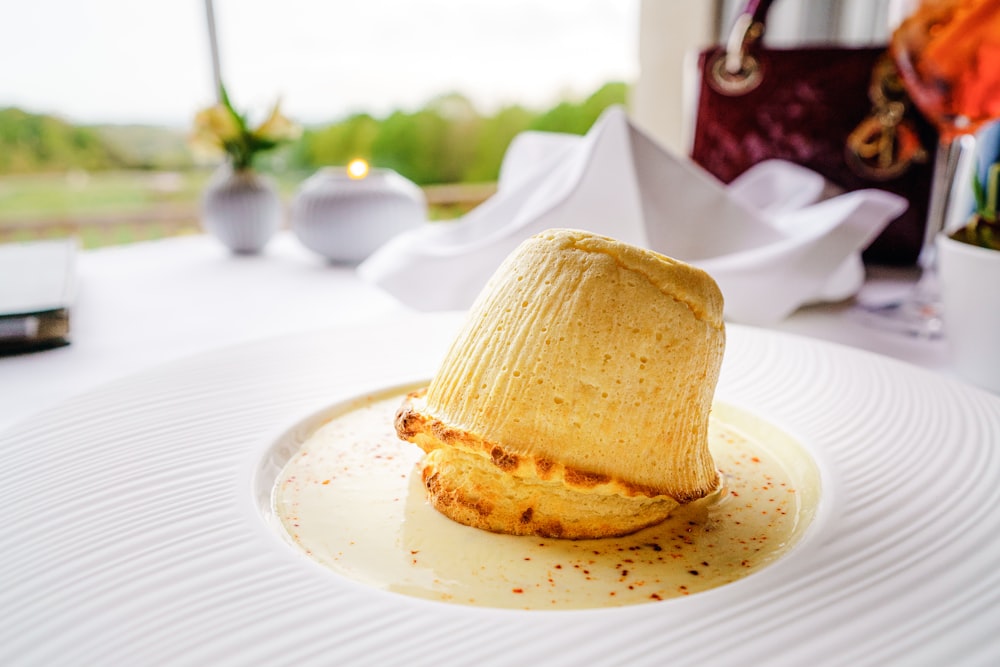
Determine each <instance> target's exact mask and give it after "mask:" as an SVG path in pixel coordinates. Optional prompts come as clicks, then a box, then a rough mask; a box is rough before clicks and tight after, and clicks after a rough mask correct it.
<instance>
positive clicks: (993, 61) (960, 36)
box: [890, 0, 1000, 140]
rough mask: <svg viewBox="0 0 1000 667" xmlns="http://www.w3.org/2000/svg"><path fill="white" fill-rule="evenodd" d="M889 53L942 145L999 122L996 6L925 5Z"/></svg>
mask: <svg viewBox="0 0 1000 667" xmlns="http://www.w3.org/2000/svg"><path fill="white" fill-rule="evenodd" d="M890 48H891V52H892V55H893V58H894V60H895V61H896V65H897V66H898V67H899V72H900V75H901V76H902V78H903V82H904V84H905V85H906V88H907V91H908V92H909V93H910V97H911V98H913V101H914V103H915V104H916V105H917V106H918V107H919V108H920V110H921V111H923V112H924V114H926V115H927V116H928V118H929V119H930V120H931V121H933V122H934V123H935V124H936V125H937V126H938V129H939V131H940V132H941V134H942V138H943V139H945V140H948V139H950V138H952V137H954V136H956V135H959V134H967V133H970V132H975V131H976V130H977V129H978V128H979V127H980V126H982V125H983V124H984V123H986V122H988V121H990V120H993V119H995V118H1000V0H924V1H923V2H922V3H921V4H920V6H919V7H918V8H917V10H916V11H915V12H914V13H913V14H912V15H910V16H909V17H908V18H906V19H905V20H904V21H903V22H902V23H901V24H900V26H899V27H898V28H897V29H896V31H895V32H894V33H893V35H892V39H891V42H890Z"/></svg>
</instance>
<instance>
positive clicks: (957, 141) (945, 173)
mask: <svg viewBox="0 0 1000 667" xmlns="http://www.w3.org/2000/svg"><path fill="white" fill-rule="evenodd" d="M973 145H974V139H973V137H972V136H971V135H962V136H959V137H956V138H950V139H945V138H944V137H942V138H941V140H940V142H939V143H938V149H937V156H936V157H935V159H934V174H933V175H932V177H931V197H930V202H929V204H928V211H927V226H926V227H925V228H924V241H923V245H922V246H921V248H920V255H919V256H918V258H917V264H918V265H919V266H920V269H921V272H922V273H921V275H922V276H923V275H924V274H927V273H933V272H934V269H935V264H936V254H937V251H936V246H935V239H936V238H937V235H938V233H940V232H942V231H945V230H946V229H947V226H948V214H949V213H950V210H951V207H952V203H953V201H952V200H953V196H952V195H953V194H954V191H955V186H956V185H959V186H961V185H964V184H956V182H955V178H956V176H957V175H958V173H959V165H960V164H961V163H962V160H963V158H964V157H965V156H967V155H969V154H970V152H971V150H972V146H973Z"/></svg>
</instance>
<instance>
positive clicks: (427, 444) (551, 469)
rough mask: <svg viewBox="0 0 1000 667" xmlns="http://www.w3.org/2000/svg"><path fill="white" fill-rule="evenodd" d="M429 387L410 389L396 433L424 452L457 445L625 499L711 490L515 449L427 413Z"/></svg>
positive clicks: (513, 470) (527, 475) (532, 475)
mask: <svg viewBox="0 0 1000 667" xmlns="http://www.w3.org/2000/svg"><path fill="white" fill-rule="evenodd" d="M426 393H427V389H426V388H423V389H419V390H417V391H414V392H411V393H410V394H408V395H407V397H406V398H405V399H404V401H403V404H402V405H401V406H400V408H399V410H398V411H397V412H396V418H395V427H396V434H397V435H398V436H399V437H400V438H402V439H403V440H407V441H409V442H412V443H414V444H415V445H417V446H419V447H420V448H421V449H423V450H424V451H425V452H428V453H430V452H433V451H434V450H436V449H439V448H457V449H461V450H464V451H467V452H470V453H475V454H479V455H480V456H483V457H485V458H486V459H487V460H489V461H490V462H492V464H493V466H495V467H496V468H497V469H498V470H501V471H503V472H504V473H507V474H509V475H513V476H515V477H518V478H520V479H537V480H539V481H544V482H553V483H557V484H561V485H563V486H566V487H567V488H568V489H573V490H576V491H579V492H582V493H591V494H600V495H617V496H622V497H625V498H662V497H669V498H672V499H673V500H674V501H676V502H677V503H688V502H691V501H693V500H698V499H699V498H703V497H705V496H706V495H709V494H710V493H711V491H712V490H711V489H710V490H708V491H707V492H705V493H698V494H680V493H676V492H671V491H670V490H669V489H656V488H653V487H650V486H645V485H641V484H633V483H631V482H629V481H628V480H624V479H619V478H615V477H612V476H611V475H607V474H602V473H597V472H593V471H589V470H582V469H579V468H574V467H572V466H567V465H564V464H562V463H559V462H557V461H552V460H550V459H547V458H544V457H538V456H533V455H530V454H518V453H516V452H512V451H510V450H508V449H506V448H504V446H503V445H502V444H500V443H497V442H491V441H490V440H487V439H486V438H483V437H482V436H480V435H478V434H476V433H472V432H470V431H464V430H462V429H459V428H455V427H453V426H449V425H447V424H445V423H444V422H442V421H441V420H440V419H437V418H436V417H433V416H431V415H429V414H428V413H427V408H426V405H425V402H424V397H425V395H426Z"/></svg>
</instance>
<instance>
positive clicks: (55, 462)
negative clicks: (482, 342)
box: [0, 316, 1000, 666]
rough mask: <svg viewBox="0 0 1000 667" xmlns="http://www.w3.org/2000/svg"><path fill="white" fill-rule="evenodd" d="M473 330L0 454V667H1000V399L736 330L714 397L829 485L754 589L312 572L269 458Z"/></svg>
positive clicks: (2, 445)
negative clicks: (492, 582)
mask: <svg viewBox="0 0 1000 667" xmlns="http://www.w3.org/2000/svg"><path fill="white" fill-rule="evenodd" d="M457 323H458V320H457V319H456V318H455V317H454V316H414V317H413V318H407V319H405V320H396V321H392V322H383V323H379V324H378V325H372V326H368V327H364V328H357V329H350V330H344V331H338V332H323V333H309V334H302V335H297V336H293V337H288V338H281V339H275V340H271V341H266V342H261V343H254V344H248V345H243V346H240V347H235V348H230V349H225V350H222V351H219V352H216V353H213V354H208V355H203V356H199V357H196V358H192V359H189V360H187V361H183V362H180V363H173V364H170V365H167V366H163V367H161V368H158V369H154V370H152V371H149V372H145V373H143V374H141V375H137V376H135V377H132V378H129V379H126V380H123V381H120V382H116V383H114V384H111V385H108V386H106V387H104V388H102V389H100V390H98V391H95V392H93V393H90V394H87V395H84V396H82V397H79V398H77V399H75V400H73V401H70V402H68V403H66V404H64V405H63V406H61V407H60V408H59V409H56V410H53V411H50V412H48V413H45V414H42V415H40V416H37V417H35V418H32V419H30V420H29V421H27V422H25V423H22V424H21V425H19V426H17V427H15V428H14V429H12V430H10V431H7V432H6V433H4V434H2V435H0V470H2V471H3V475H4V480H3V484H2V487H0V502H2V503H3V507H4V508H6V510H7V519H6V521H5V524H4V528H3V530H2V531H0V566H2V567H0V617H2V618H3V619H4V622H3V623H2V624H0V664H19V665H20V664H46V665H47V664H164V663H171V664H197V665H218V664H301V663H314V664H372V665H390V664H407V665H437V666H440V665H473V664H474V665H492V664H521V665H535V664H601V665H609V664H623V665H624V664H629V665H643V664H649V665H663V664H670V665H705V664H720V665H728V664H737V663H738V664H748V665H760V664H768V663H772V664H811V665H816V664H838V665H860V664H878V665H884V664H888V663H893V664H960V663H961V664H984V665H985V664H996V663H997V661H1000V632H998V629H1000V626H998V621H997V610H998V609H1000V567H998V566H997V564H998V563H1000V512H998V511H997V509H996V508H997V505H998V501H1000V486H998V485H997V481H998V480H1000V457H998V454H997V451H996V446H997V443H1000V399H998V398H997V397H994V396H992V395H989V394H986V393H985V392H981V391H978V390H975V389H972V388H969V387H966V386H965V385H960V384H958V383H954V382H951V381H949V380H946V379H944V378H942V377H939V376H936V375H932V374H930V373H928V372H925V371H922V370H920V369H916V368H913V367H910V366H907V365H904V364H902V363H898V362H894V361H892V360H887V359H884V358H881V357H877V356H874V355H871V354H867V353H862V352H858V351H854V350H849V349H846V348H841V347H835V346H832V345H829V344H822V343H818V342H814V341H810V340H806V339H801V338H796V337H790V336H785V335H777V334H773V333H768V332H763V331H759V330H754V329H747V328H741V327H736V326H733V327H730V330H729V345H728V348H727V352H726V362H725V366H724V369H723V378H722V381H721V383H720V388H719V398H720V399H723V400H725V401H727V402H729V403H732V404H735V405H737V406H740V407H743V408H745V409H749V410H751V411H753V412H754V413H756V414H758V415H759V416H761V417H762V418H764V419H766V420H767V421H769V422H771V423H773V424H774V425H776V426H778V427H780V428H781V429H783V430H785V431H787V432H789V433H791V434H793V435H795V436H797V437H798V438H799V439H800V440H801V441H802V442H803V444H804V445H805V446H806V447H807V448H808V449H809V450H810V451H811V452H812V454H813V455H814V457H815V458H816V461H817V463H818V465H819V466H820V469H821V473H822V476H823V501H822V505H821V508H820V512H819V514H818V516H817V518H816V519H815V520H814V522H813V524H812V526H811V527H810V530H809V531H808V533H807V535H806V536H805V538H804V539H803V541H802V542H801V543H800V544H799V545H798V547H796V548H795V549H794V550H793V551H792V553H790V554H789V555H788V556H786V557H785V558H784V559H782V560H781V561H779V562H777V563H776V564H774V565H771V566H770V567H768V568H765V569H764V570H762V571H761V572H758V573H756V574H753V575H751V576H749V577H747V578H746V579H743V580H740V581H738V582H736V583H733V584H730V585H727V586H724V587H722V588H718V589H715V590H712V591H708V592H705V593H699V594H697V595H693V596H690V597H688V598H681V599H675V600H667V601H664V602H660V603H654V604H644V605H637V606H631V607H620V608H613V609H606V610H586V611H568V612H550V611H536V612H518V611H502V610H494V609H480V608H471V607H463V606H457V605H448V604H443V603H436V602H429V601H424V600H420V599H416V598H409V597H405V596H402V595H398V594H394V593H387V592H383V591H379V590H375V589H372V588H368V587H366V586H363V585H361V584H358V583H355V582H352V581H349V580H345V579H342V578H340V577H338V576H337V575H336V574H334V573H332V572H330V571H328V570H326V569H324V568H322V567H321V566H319V565H317V564H315V563H313V562H312V561H310V560H309V559H308V558H306V557H305V556H302V555H300V554H298V553H296V552H295V551H294V550H293V549H292V548H291V547H290V546H288V545H287V544H285V543H284V542H283V541H282V540H281V538H280V537H279V536H278V535H277V533H276V532H275V531H274V530H273V527H272V526H269V525H267V524H266V523H265V519H264V515H263V514H262V512H261V511H260V507H261V503H262V502H263V503H266V499H262V498H259V497H257V495H256V494H255V488H256V487H255V480H254V477H255V475H256V474H258V472H259V471H261V470H263V469H265V468H266V467H267V466H268V465H269V462H268V461H266V460H265V459H266V456H267V454H268V453H269V452H271V451H272V445H273V443H274V442H276V440H277V438H279V436H280V435H281V434H282V433H283V432H284V431H286V430H287V428H289V427H290V426H291V425H293V424H296V423H299V422H300V421H301V420H302V419H304V418H305V417H306V416H308V415H309V414H312V413H314V412H316V411H317V410H319V409H321V408H323V407H324V406H327V405H330V404H333V403H335V402H337V401H340V400H344V399H347V398H350V397H353V396H356V395H359V394H362V393H365V392H368V391H371V390H375V389H380V388H383V387H389V386H395V385H399V384H402V383H405V382H409V381H412V380H416V379H419V378H421V377H427V376H428V375H430V374H432V373H433V371H434V369H435V366H436V365H437V362H438V360H439V359H440V357H441V355H442V354H443V352H444V350H445V347H446V346H447V344H448V342H449V341H450V338H451V335H452V333H453V332H454V331H455V329H456V327H457ZM262 466H263V467H262Z"/></svg>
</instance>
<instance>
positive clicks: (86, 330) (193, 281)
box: [0, 232, 951, 431]
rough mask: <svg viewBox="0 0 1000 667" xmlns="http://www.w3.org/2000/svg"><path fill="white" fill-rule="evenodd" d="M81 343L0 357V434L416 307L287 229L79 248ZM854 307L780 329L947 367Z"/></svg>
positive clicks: (76, 327) (77, 322)
mask: <svg viewBox="0 0 1000 667" xmlns="http://www.w3.org/2000/svg"><path fill="white" fill-rule="evenodd" d="M78 269H79V292H78V298H77V300H76V304H75V307H74V309H73V312H72V319H71V326H72V344H71V345H69V346H66V347H62V348H57V349H52V350H46V351H42V352H35V353H30V354H23V355H18V356H12V357H5V358H0V431H2V430H4V429H5V428H7V427H8V426H11V425H12V424H14V423H15V422H17V421H19V420H21V419H24V418H26V417H28V416H31V415H33V414H36V413H38V412H40V411H43V410H45V409H48V408H50V407H53V406H56V405H58V404H59V403H60V402H61V401H63V400H64V399H66V398H68V397H70V396H72V395H74V394H77V393H79V392H84V391H86V390H88V389H91V388H93V387H96V386H98V385H100V384H103V383H105V382H108V381H111V380H114V379H116V378H120V377H124V376H126V375H130V374H132V373H135V372H138V371H141V370H143V369H146V368H149V367H152V366H155V365H157V364H162V363H167V362H169V361H171V360H173V359H178V358H181V357H185V356H189V355H192V354H195V353H198V352H203V351H206V350H210V349H213V348H218V347H223V346H228V345H232V344H236V343H240V342H245V341H250V340H254V339H260V338H266V337H271V336H278V335H282V334H288V333H294V332H300V331H306V330H315V329H323V328H336V327H343V326H350V325H351V324H352V323H358V322H362V321H370V320H375V319H377V318H386V319H390V318H392V316H393V315H397V314H400V313H404V312H407V310H408V309H407V308H405V307H404V306H402V305H401V304H399V303H398V302H397V301H395V300H394V299H392V298H391V297H389V296H388V295H386V294H385V293H383V292H381V291H380V290H378V289H377V288H375V287H372V286H371V285H368V284H366V283H364V282H362V281H361V280H359V279H358V278H357V277H356V276H355V275H354V271H353V269H351V268H349V267H342V266H334V265H331V264H328V263H327V262H326V261H325V260H323V259H321V258H319V257H318V256H316V255H314V254H312V253H311V252H309V251H308V250H306V249H304V248H303V247H302V246H300V245H299V244H298V242H297V240H296V239H295V238H294V237H293V236H292V235H291V234H290V233H288V232H284V233H282V234H280V235H279V236H278V237H276V238H275V239H274V240H273V241H272V242H271V244H270V245H268V247H267V248H266V249H265V251H264V253H263V254H261V255H259V256H245V257H244V256H233V255H230V254H229V252H228V251H227V250H226V249H225V248H223V247H222V246H221V245H219V244H218V243H217V242H216V241H215V240H214V239H211V238H209V237H206V236H201V235H197V236H188V237H180V238H173V239H166V240H161V241H152V242H146V243H137V244H133V245H128V246H119V247H111V248H104V249H100V250H92V251H86V252H82V253H81V254H80V257H79V262H78ZM912 279H913V275H912V273H909V272H905V271H902V272H896V273H893V272H884V271H883V272H879V273H876V274H874V275H873V276H872V278H871V279H870V280H869V282H868V284H866V286H865V288H864V289H865V293H866V295H867V297H871V298H879V297H881V296H891V295H892V294H893V293H899V292H902V291H903V290H905V289H906V288H907V286H908V285H909V284H910V282H911V281H912ZM852 313H853V311H852V308H851V304H850V303H844V304H836V305H824V306H818V307H809V308H805V309H802V310H800V311H799V312H797V313H795V314H794V315H793V316H792V317H791V318H789V319H788V320H786V321H784V322H782V323H781V324H780V325H778V326H777V327H775V328H776V329H778V330H782V331H787V332H791V333H795V334H801V335H806V336H813V337H816V338H821V339H824V340H829V341H834V342H837V343H842V344H846V345H851V346H854V347H858V348H862V349H867V350H871V351H874V352H877V353H880V354H886V355H889V356H893V357H896V358H899V359H902V360H904V361H907V362H910V363H914V364H917V365H921V366H924V367H927V368H930V369H933V370H935V371H939V372H941V373H944V374H950V373H951V370H950V366H949V362H948V356H947V351H946V346H945V344H944V343H943V342H941V341H936V342H929V341H921V340H916V339H910V338H905V337H903V336H900V335H897V334H892V333H888V332H883V331H878V330H876V329H873V328H871V327H869V326H866V325H865V324H863V323H862V322H860V321H858V320H857V319H856V318H855V317H853V314H852Z"/></svg>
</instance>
